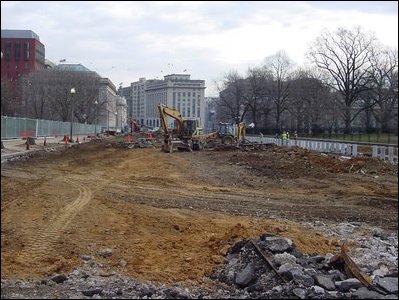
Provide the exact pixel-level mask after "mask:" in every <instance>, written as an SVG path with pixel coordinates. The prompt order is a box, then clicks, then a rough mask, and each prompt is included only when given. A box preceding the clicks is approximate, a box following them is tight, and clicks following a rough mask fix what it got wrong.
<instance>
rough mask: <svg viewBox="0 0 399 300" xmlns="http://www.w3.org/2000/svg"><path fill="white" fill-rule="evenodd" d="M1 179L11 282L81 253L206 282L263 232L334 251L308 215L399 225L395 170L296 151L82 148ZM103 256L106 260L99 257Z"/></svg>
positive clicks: (4, 249)
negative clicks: (233, 250) (232, 249)
mask: <svg viewBox="0 0 399 300" xmlns="http://www.w3.org/2000/svg"><path fill="white" fill-rule="evenodd" d="M1 176H2V180H1V200H2V201H1V225H2V226H1V263H2V264H1V274H2V277H4V278H6V277H8V278H39V277H41V276H44V275H51V274H53V273H54V272H69V271H71V270H73V268H74V267H77V266H79V265H80V264H81V263H82V256H85V255H86V256H93V257H96V259H97V260H98V261H100V262H101V263H102V264H103V265H104V272H111V271H112V270H116V271H117V272H120V273H123V274H126V275H130V276H134V277H135V278H138V279H146V280H156V281H160V282H169V283H170V282H177V281H183V280H188V279H190V280H194V281H201V277H202V276H203V275H207V274H210V273H211V272H212V269H213V268H214V267H215V266H216V265H217V264H219V263H221V262H223V259H224V255H225V254H226V252H227V250H228V248H229V246H231V245H232V244H233V243H234V241H236V240H240V239H243V238H248V237H253V236H258V235H259V234H261V233H264V232H269V233H275V234H279V235H282V236H285V237H289V238H291V239H292V240H293V241H294V243H295V244H296V246H297V248H298V249H299V250H300V251H304V252H307V253H313V252H318V253H321V254H325V253H326V252H333V251H335V250H336V249H337V246H339V245H338V242H337V241H336V240H335V239H331V238H326V237H323V236H322V234H321V233H318V232H314V231H312V230H311V229H309V228H306V227H303V226H302V225H300V222H301V221H302V220H306V221H309V220H323V221H325V222H341V221H360V222H365V223H367V224H370V225H378V226H381V227H383V228H385V229H392V230H397V194H398V185H397V183H398V182H397V166H390V165H387V164H386V163H384V162H380V161H374V160H371V159H356V160H350V161H348V160H343V161H341V160H340V159H338V158H336V157H331V156H323V155H320V154H313V153H310V152H308V151H305V150H298V149H296V150H293V149H291V150H289V149H282V148H278V147H269V148H267V149H265V150H263V151H252V152H232V151H231V152H225V151H219V152H216V151H202V152H192V153H173V154H166V153H162V152H160V150H159V149H122V148H113V147H106V146H105V145H104V144H85V145H80V146H79V148H70V149H66V150H65V151H63V152H61V151H57V152H53V153H47V154H46V156H44V157H38V158H33V159H30V160H29V161H27V162H14V163H12V164H11V165H10V166H7V167H5V168H3V167H2V170H1ZM285 220H290V221H285ZM104 249H111V251H112V253H111V255H110V256H108V257H102V256H99V255H98V253H99V252H100V251H102V250H104ZM104 256H106V255H104ZM105 276H106V274H105Z"/></svg>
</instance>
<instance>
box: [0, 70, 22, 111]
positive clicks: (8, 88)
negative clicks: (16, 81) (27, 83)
mask: <svg viewBox="0 0 399 300" xmlns="http://www.w3.org/2000/svg"><path fill="white" fill-rule="evenodd" d="M16 99H17V93H16V88H15V85H13V82H11V81H9V80H6V79H3V78H2V79H1V115H2V116H15V115H16V114H17V113H18V111H19V108H20V107H19V105H18V103H17V102H16Z"/></svg>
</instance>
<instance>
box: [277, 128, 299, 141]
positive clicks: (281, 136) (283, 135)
mask: <svg viewBox="0 0 399 300" xmlns="http://www.w3.org/2000/svg"><path fill="white" fill-rule="evenodd" d="M297 138H298V134H297V132H296V131H294V140H296V139H297ZM276 139H282V140H289V139H290V132H289V131H288V130H287V131H283V132H282V133H281V134H279V133H276Z"/></svg>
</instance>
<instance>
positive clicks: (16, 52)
mask: <svg viewBox="0 0 399 300" xmlns="http://www.w3.org/2000/svg"><path fill="white" fill-rule="evenodd" d="M14 59H15V60H16V61H18V60H20V59H21V44H20V43H18V42H15V43H14Z"/></svg>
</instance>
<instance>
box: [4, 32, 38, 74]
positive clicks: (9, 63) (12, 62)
mask: <svg viewBox="0 0 399 300" xmlns="http://www.w3.org/2000/svg"><path fill="white" fill-rule="evenodd" d="M44 68H45V49H44V45H43V44H42V43H41V42H40V38H39V36H38V35H37V34H36V33H34V32H33V31H32V30H13V29H2V30H1V78H2V79H9V80H11V81H15V80H17V79H18V78H19V77H20V76H21V75H22V74H24V73H29V72H32V71H38V70H42V69H44Z"/></svg>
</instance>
